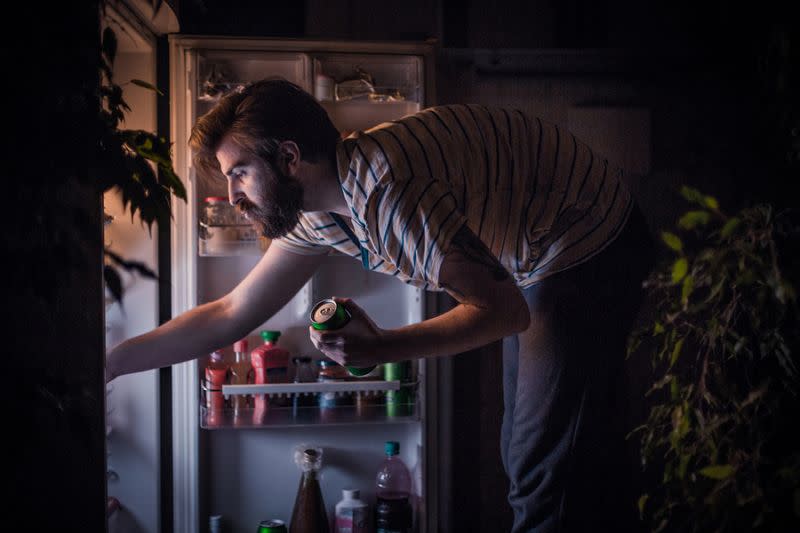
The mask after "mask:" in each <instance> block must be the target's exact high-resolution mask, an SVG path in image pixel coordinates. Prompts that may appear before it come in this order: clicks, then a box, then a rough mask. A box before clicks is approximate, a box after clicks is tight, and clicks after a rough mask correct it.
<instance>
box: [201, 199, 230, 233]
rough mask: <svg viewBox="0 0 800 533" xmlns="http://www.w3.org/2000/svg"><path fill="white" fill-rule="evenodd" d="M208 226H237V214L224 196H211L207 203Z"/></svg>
mask: <svg viewBox="0 0 800 533" xmlns="http://www.w3.org/2000/svg"><path fill="white" fill-rule="evenodd" d="M205 215H206V224H208V225H209V226H228V225H231V224H235V223H236V222H235V221H234V219H235V215H236V213H235V212H234V211H233V206H232V205H231V204H230V203H228V199H227V198H226V197H224V196H209V197H208V198H206V203H205Z"/></svg>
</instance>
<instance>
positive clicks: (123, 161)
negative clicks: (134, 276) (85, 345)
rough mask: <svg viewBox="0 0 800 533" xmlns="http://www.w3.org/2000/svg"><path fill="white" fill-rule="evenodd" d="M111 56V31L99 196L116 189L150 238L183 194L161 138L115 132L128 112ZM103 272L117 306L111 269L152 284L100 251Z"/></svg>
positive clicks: (109, 34)
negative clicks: (145, 228)
mask: <svg viewBox="0 0 800 533" xmlns="http://www.w3.org/2000/svg"><path fill="white" fill-rule="evenodd" d="M116 54H117V38H116V35H115V34H114V31H113V30H112V29H111V28H106V29H105V30H104V32H103V37H102V44H101V55H100V66H99V68H100V72H101V82H100V86H99V93H100V97H101V101H102V104H103V105H102V109H101V111H100V120H99V125H100V126H99V128H100V131H99V138H100V156H99V159H98V164H99V165H100V168H99V170H98V172H97V175H99V176H101V183H100V185H101V190H102V192H106V191H108V190H110V189H112V188H116V189H117V190H119V192H120V193H121V198H122V204H123V208H124V209H127V210H129V211H130V214H131V220H133V219H134V216H135V215H136V213H138V214H139V217H140V218H141V221H142V224H143V225H145V224H146V225H147V228H148V231H149V233H150V235H151V236H152V226H153V223H154V222H157V223H159V224H168V223H169V221H170V218H171V216H172V210H171V203H170V197H171V195H175V196H176V197H178V198H180V199H182V200H184V201H186V189H185V188H184V186H183V183H182V182H181V180H180V178H179V177H178V175H177V174H176V173H175V170H174V169H173V165H172V146H171V144H170V143H169V142H168V141H167V140H166V139H165V138H164V137H159V136H158V135H155V134H153V133H150V132H147V131H143V130H130V129H121V128H120V125H121V123H122V121H123V120H124V118H125V112H126V111H130V110H131V109H130V107H129V106H128V104H127V103H126V102H125V100H124V98H123V91H122V88H121V87H120V86H119V85H117V84H116V83H115V82H114V79H113V64H114V59H115V57H116ZM131 83H133V84H134V85H137V86H140V87H144V88H146V89H149V90H152V91H154V92H156V93H157V94H159V95H161V96H163V93H162V92H161V91H160V90H159V89H158V88H156V87H154V86H153V85H151V84H149V83H147V82H144V81H142V80H132V81H131ZM105 255H106V258H107V262H106V266H105V268H104V277H105V281H106V286H107V287H108V289H109V291H110V292H111V293H112V295H113V297H114V299H115V300H116V301H117V302H119V303H121V302H122V292H123V290H122V283H121V280H120V277H119V274H118V273H117V271H116V268H117V267H120V268H123V269H125V270H127V271H133V272H138V273H139V274H141V275H144V276H146V277H149V278H152V279H157V276H156V274H155V273H154V272H152V271H151V270H149V269H148V268H147V267H145V266H144V265H143V264H141V263H132V262H128V261H125V260H123V259H122V258H120V257H119V256H117V255H116V254H113V253H112V252H111V251H110V250H109V249H108V248H105Z"/></svg>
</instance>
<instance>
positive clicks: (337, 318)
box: [310, 298, 350, 330]
mask: <svg viewBox="0 0 800 533" xmlns="http://www.w3.org/2000/svg"><path fill="white" fill-rule="evenodd" d="M310 318H311V327H313V328H314V329H317V330H329V329H339V328H343V327H344V326H345V325H346V324H347V323H348V322H350V312H349V311H348V310H347V309H345V308H344V306H343V305H339V304H337V303H336V302H335V301H333V300H332V299H330V298H328V299H325V300H322V301H320V302H317V303H316V305H314V307H313V308H312V309H311V317H310Z"/></svg>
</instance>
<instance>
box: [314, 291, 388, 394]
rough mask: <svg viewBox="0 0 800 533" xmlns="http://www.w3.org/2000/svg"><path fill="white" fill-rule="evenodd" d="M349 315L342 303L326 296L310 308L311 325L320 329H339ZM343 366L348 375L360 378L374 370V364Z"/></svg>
mask: <svg viewBox="0 0 800 533" xmlns="http://www.w3.org/2000/svg"><path fill="white" fill-rule="evenodd" d="M350 317H351V315H350V311H348V310H347V309H345V307H344V306H343V305H339V304H337V303H336V302H335V301H334V300H333V299H331V298H326V299H325V300H322V301H319V302H317V303H316V304H315V305H314V307H313V308H312V309H311V316H310V318H311V327H312V328H314V329H316V330H322V331H326V330H333V329H340V328H343V327H344V326H346V325H347V323H348V322H350ZM345 368H347V371H348V372H349V373H350V375H352V376H356V377H358V378H361V377H364V376H366V375H367V374H369V373H370V372H372V371H373V370H375V365H372V366H368V367H366V368H356V367H354V366H348V367H345Z"/></svg>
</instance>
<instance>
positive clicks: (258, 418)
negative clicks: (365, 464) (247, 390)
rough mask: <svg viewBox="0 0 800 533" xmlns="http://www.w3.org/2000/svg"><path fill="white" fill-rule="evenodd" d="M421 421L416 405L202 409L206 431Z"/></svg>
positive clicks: (204, 407) (202, 425)
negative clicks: (236, 409)
mask: <svg viewBox="0 0 800 533" xmlns="http://www.w3.org/2000/svg"><path fill="white" fill-rule="evenodd" d="M417 421H419V415H418V413H417V406H416V404H414V403H405V404H391V405H387V404H386V403H383V404H371V405H357V404H356V405H343V406H337V407H318V406H311V407H298V408H296V409H293V408H292V407H273V406H268V407H267V408H266V409H256V408H254V407H247V408H245V409H240V410H239V411H238V412H237V411H235V410H234V409H232V408H225V409H222V410H217V411H214V410H212V409H209V408H208V407H206V406H204V405H202V406H200V427H201V428H203V429H209V430H215V429H241V428H271V427H291V426H294V427H298V426H321V425H330V426H335V425H353V424H359V425H360V424H402V423H411V422H417Z"/></svg>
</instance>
